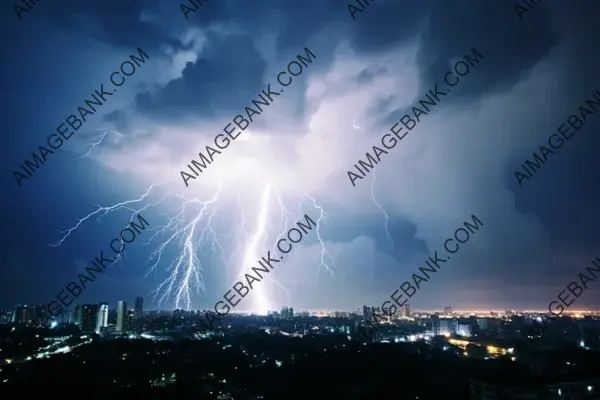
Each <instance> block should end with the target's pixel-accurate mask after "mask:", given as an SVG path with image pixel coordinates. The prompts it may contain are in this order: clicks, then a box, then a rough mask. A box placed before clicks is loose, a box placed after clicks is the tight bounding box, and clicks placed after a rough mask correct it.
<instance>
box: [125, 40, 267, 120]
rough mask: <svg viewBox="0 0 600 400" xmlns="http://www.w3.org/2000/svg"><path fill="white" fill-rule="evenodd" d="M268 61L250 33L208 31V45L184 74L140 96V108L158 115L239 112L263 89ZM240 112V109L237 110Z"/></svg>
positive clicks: (180, 115)
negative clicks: (213, 33) (218, 35)
mask: <svg viewBox="0 0 600 400" xmlns="http://www.w3.org/2000/svg"><path fill="white" fill-rule="evenodd" d="M265 67H266V65H265V63H264V61H263V60H261V58H260V56H259V54H258V53H257V52H256V50H255V49H254V47H253V46H252V42H251V39H250V38H249V37H247V36H239V35H233V36H228V37H225V38H218V37H216V36H215V35H211V34H209V40H208V43H207V48H205V49H204V51H203V54H202V56H201V58H200V59H199V60H198V61H196V63H191V62H190V63H188V64H187V66H186V67H185V69H184V70H183V73H182V77H181V78H179V79H175V80H173V81H171V82H170V83H169V84H167V86H165V87H164V88H163V89H162V90H161V91H159V92H158V93H156V94H150V93H148V92H146V93H142V94H140V95H139V96H138V99H137V105H138V109H139V110H140V111H142V112H143V113H146V114H148V115H153V116H159V117H167V116H171V117H185V116H189V115H193V116H197V117H201V116H214V115H215V114H216V113H223V114H227V113H232V112H235V111H239V110H240V108H241V104H245V103H247V102H248V101H249V100H250V99H253V98H255V97H256V94H257V93H260V91H261V90H262V89H263V84H262V79H261V76H262V74H263V72H264V70H265ZM236 114H237V112H236Z"/></svg>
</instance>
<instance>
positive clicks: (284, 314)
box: [281, 307, 294, 319]
mask: <svg viewBox="0 0 600 400" xmlns="http://www.w3.org/2000/svg"><path fill="white" fill-rule="evenodd" d="M293 317H294V309H293V308H292V307H283V308H282V309H281V319H292V318H293Z"/></svg>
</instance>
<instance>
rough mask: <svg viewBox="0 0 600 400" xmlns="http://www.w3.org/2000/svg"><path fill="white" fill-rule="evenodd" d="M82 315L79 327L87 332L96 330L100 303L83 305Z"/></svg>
mask: <svg viewBox="0 0 600 400" xmlns="http://www.w3.org/2000/svg"><path fill="white" fill-rule="evenodd" d="M80 315H81V317H80V325H79V328H80V329H81V330H82V331H86V332H92V331H94V330H95V329H96V324H97V321H98V304H84V305H82V307H81V314H80Z"/></svg>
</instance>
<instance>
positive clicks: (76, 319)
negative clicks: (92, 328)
mask: <svg viewBox="0 0 600 400" xmlns="http://www.w3.org/2000/svg"><path fill="white" fill-rule="evenodd" d="M82 314H83V304H77V305H75V307H73V316H72V321H73V323H74V324H75V325H77V326H78V327H80V328H81V315H82Z"/></svg>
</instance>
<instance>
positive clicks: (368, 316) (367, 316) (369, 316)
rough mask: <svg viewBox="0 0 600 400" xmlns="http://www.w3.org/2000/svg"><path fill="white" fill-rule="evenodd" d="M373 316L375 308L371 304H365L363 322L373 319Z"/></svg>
mask: <svg viewBox="0 0 600 400" xmlns="http://www.w3.org/2000/svg"><path fill="white" fill-rule="evenodd" d="M372 318H373V310H372V309H371V307H369V306H363V322H368V321H371V319H372Z"/></svg>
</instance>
